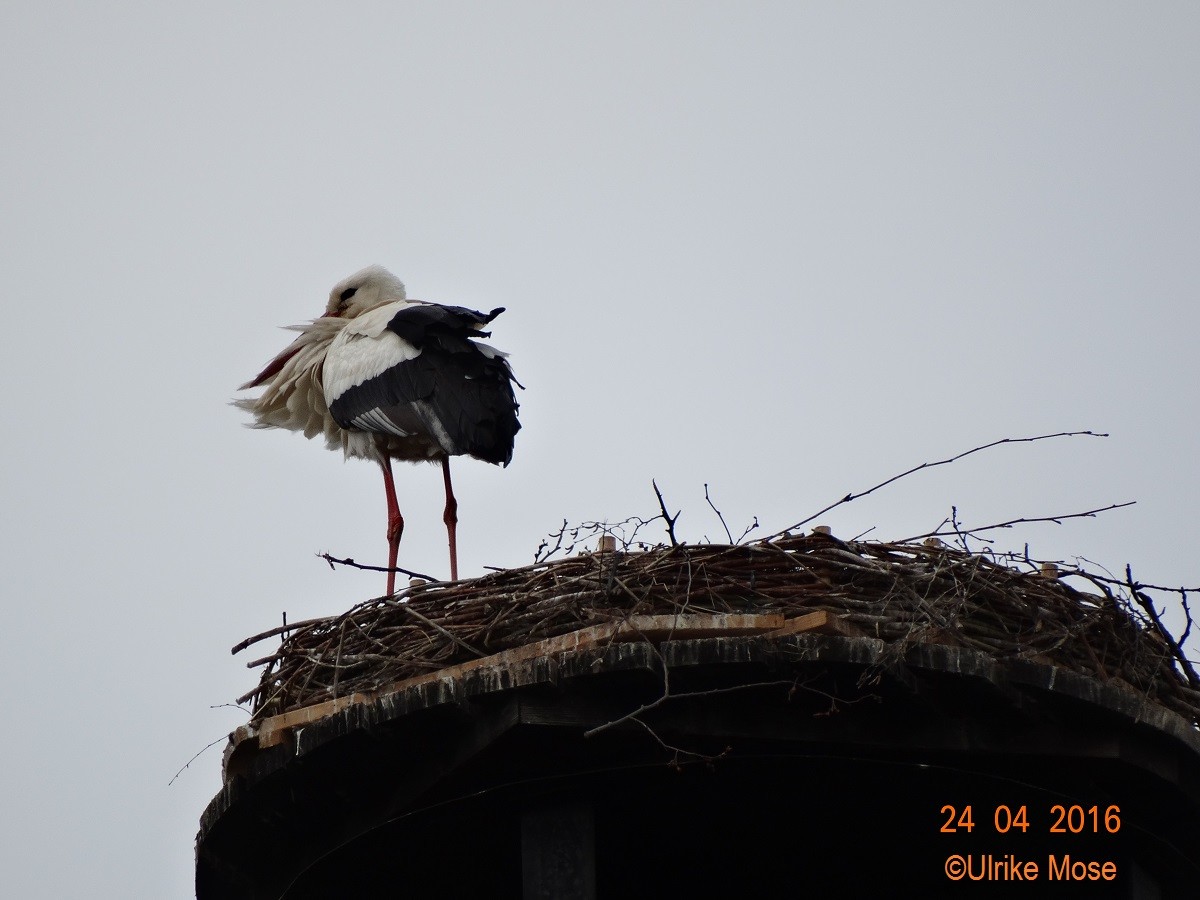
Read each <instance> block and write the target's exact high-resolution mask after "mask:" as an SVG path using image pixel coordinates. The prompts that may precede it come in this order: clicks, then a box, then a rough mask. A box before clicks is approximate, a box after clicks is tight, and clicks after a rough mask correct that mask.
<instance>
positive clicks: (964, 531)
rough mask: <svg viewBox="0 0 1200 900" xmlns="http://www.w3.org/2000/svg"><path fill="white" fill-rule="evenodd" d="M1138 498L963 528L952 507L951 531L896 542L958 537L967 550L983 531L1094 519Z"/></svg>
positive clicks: (926, 534)
mask: <svg viewBox="0 0 1200 900" xmlns="http://www.w3.org/2000/svg"><path fill="white" fill-rule="evenodd" d="M1136 502H1137V501H1136V500H1128V501H1126V502H1125V503H1110V504H1109V505H1108V506H1101V507H1098V508H1097V509H1089V510H1087V511H1085V512H1077V513H1067V514H1066V515H1059V516H1036V517H1031V518H1020V519H1009V520H1008V521H1007V522H997V523H995V524H994V525H980V526H978V527H976V528H963V527H962V526H960V525H959V524H958V509H957V507H951V510H952V512H951V517H950V519H949V520H943V521H942V524H943V525H944V524H945V523H946V521H949V522H950V523H951V528H952V530H951V531H941V530H940V528H941V526H940V525H939V526H938V529H935V530H934V531H927V532H925V533H924V534H915V535H913V536H912V537H906V538H903V539H901V540H899V541H897V542H896V543H899V544H907V543H909V542H910V541H921V540H925V539H926V538H935V537H937V538H940V537H957V538H958V539H959V540H960V542H961V543H962V547H963V549H964V550H967V549H968V548H967V546H966V538H968V537H975V536H976V535H977V534H978V533H979V532H981V531H995V530H996V529H997V528H1012V527H1013V526H1014V525H1028V524H1030V523H1033V522H1053V523H1055V524H1056V525H1061V524H1062V523H1063V522H1064V521H1065V520H1066V519H1094V518H1095V517H1096V514H1097V513H1102V512H1108V511H1109V510H1110V509H1123V508H1125V507H1126V506H1133V505H1134V503H1136Z"/></svg>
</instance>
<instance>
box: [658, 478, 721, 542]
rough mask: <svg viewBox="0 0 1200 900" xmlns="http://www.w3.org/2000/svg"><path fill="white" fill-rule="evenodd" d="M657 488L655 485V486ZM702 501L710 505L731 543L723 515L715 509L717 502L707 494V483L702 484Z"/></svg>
mask: <svg viewBox="0 0 1200 900" xmlns="http://www.w3.org/2000/svg"><path fill="white" fill-rule="evenodd" d="M656 489H657V487H656ZM704 502H705V503H707V504H708V505H709V506H710V507H712V511H713V512H715V513H716V514H717V518H718V519H720V520H721V527H722V528H724V529H725V537H727V538H729V543H731V544H732V543H733V535H732V534H731V533H730V531H729V526H728V525H726V524H725V517H724V516H723V515H721V511H720V510H719V509H717V504H715V503H713V502H712V498H711V497H710V496H708V483H707V482H705V484H704Z"/></svg>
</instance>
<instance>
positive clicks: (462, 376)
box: [330, 304, 521, 465]
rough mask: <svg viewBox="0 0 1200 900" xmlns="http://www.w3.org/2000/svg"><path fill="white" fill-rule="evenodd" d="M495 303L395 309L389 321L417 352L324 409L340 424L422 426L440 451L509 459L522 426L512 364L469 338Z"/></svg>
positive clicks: (405, 431) (412, 429) (413, 430)
mask: <svg viewBox="0 0 1200 900" xmlns="http://www.w3.org/2000/svg"><path fill="white" fill-rule="evenodd" d="M502 311H503V309H496V310H493V311H492V312H491V313H490V314H485V313H480V312H476V311H474V310H470V309H464V308H462V307H455V306H435V305H432V304H430V305H421V306H412V307H408V308H406V309H403V310H401V311H400V312H398V313H397V314H396V315H395V317H393V319H392V320H391V322H389V323H388V329H389V330H390V331H392V332H394V333H395V334H396V335H398V336H399V337H400V338H401V339H403V340H405V341H407V342H408V343H410V344H412V345H413V346H414V347H416V348H418V349H419V350H420V351H421V353H420V355H418V356H417V357H415V358H413V359H408V360H405V361H404V362H400V363H397V364H396V365H394V366H392V367H391V368H389V369H387V370H385V371H384V372H381V373H380V374H379V375H377V376H376V377H374V378H371V379H368V380H367V381H365V382H363V383H362V384H360V385H357V386H355V387H353V388H351V389H350V390H348V391H346V392H345V393H344V394H342V395H341V396H340V397H338V398H337V400H335V401H334V403H333V404H332V405H331V406H330V413H331V414H332V415H333V417H334V419H335V420H336V421H337V422H338V423H339V424H340V425H342V426H343V427H351V426H353V427H358V428H364V429H365V430H369V431H387V432H389V433H394V434H399V435H401V436H404V435H412V434H425V435H428V436H429V437H431V438H432V439H433V440H434V441H435V442H436V443H438V444H439V445H440V446H441V448H442V450H443V451H444V452H445V453H446V454H447V455H451V456H456V455H460V454H466V455H469V456H473V457H475V458H477V459H481V460H485V461H487V462H491V463H496V464H499V465H508V463H509V461H510V460H511V459H512V452H513V440H514V438H515V436H516V433H517V431H518V430H519V429H520V427H521V425H520V423H519V422H518V421H517V410H518V405H517V402H516V398H515V397H514V395H513V388H512V385H513V375H512V370H511V369H510V368H509V366H508V363H507V362H506V361H505V360H504V358H503V357H501V356H496V355H492V354H489V353H487V352H485V351H484V350H482V349H480V348H479V347H478V346H476V345H475V344H474V343H473V342H472V341H471V338H473V337H480V336H482V335H481V333H480V332H479V331H478V330H477V326H478V325H481V324H486V323H487V322H490V321H491V320H492V319H493V318H494V317H495V316H497V315H499V314H500V313H501V312H502Z"/></svg>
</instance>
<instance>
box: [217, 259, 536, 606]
mask: <svg viewBox="0 0 1200 900" xmlns="http://www.w3.org/2000/svg"><path fill="white" fill-rule="evenodd" d="M503 311H504V309H503V307H501V308H499V309H493V310H492V311H491V312H490V313H481V312H476V311H474V310H470V309H463V308H462V307H458V306H441V305H440V304H437V303H427V302H425V301H421V300H409V299H407V298H406V296H405V292H404V284H403V282H401V281H400V279H399V278H397V277H396V276H395V275H393V274H392V273H391V272H389V271H387V269H384V268H383V267H382V266H370V267H368V268H366V269H363V270H362V271H361V272H357V273H355V274H354V275H351V276H350V277H349V278H347V279H345V280H344V281H341V282H339V283H338V284H336V285H335V286H334V288H333V290H332V291H331V292H330V294H329V304H328V306H326V308H325V314H324V315H323V316H321V318H319V319H314V320H313V321H312V322H311V323H310V324H308V325H298V326H294V327H293V328H292V330H294V331H298V332H300V336H299V337H297V338H296V339H295V340H294V341H293V342H292V343H291V345H290V346H288V347H287V348H286V349H285V350H284V351H283V352H282V353H280V354H279V355H278V356H276V357H275V358H274V359H273V360H271V361H270V362H269V363H268V364H267V366H266V368H264V369H263V370H262V371H261V372H260V373H259V374H258V375H257V376H255V377H254V378H253V379H252V380H250V381H248V382H247V383H246V384H244V385H242V386H241V388H239V390H245V389H247V388H255V387H264V388H265V390H264V391H263V393H262V395H261V396H259V397H258V398H255V399H241V400H235V401H234V403H235V405H236V406H239V407H240V408H242V409H244V410H246V411H247V412H250V413H251V414H252V415H253V416H254V421H253V422H252V423H250V424H251V426H252V427H254V428H287V429H290V430H292V431H302V432H304V436H305V437H307V438H312V437H315V436H316V435H318V434H323V435H324V436H325V443H326V445H327V446H328V447H329V449H330V450H341V451H342V452H343V453H344V454H345V457H346V458H347V459H350V458H351V457H357V458H359V459H372V460H375V461H376V462H377V463H379V465H380V466H381V467H382V469H383V481H384V488H385V490H386V491H387V507H388V527H387V538H388V570H389V571H388V582H387V589H388V593H389V594H391V593H394V591H395V585H396V573H395V571H394V569H395V568H396V555H397V552H398V549H399V546H400V536H401V534H402V533H403V531H404V518H403V517H402V516H401V515H400V506H399V504H398V503H397V501H396V485H395V482H394V481H393V480H392V464H391V461H392V460H393V459H402V460H409V461H412V462H420V461H429V462H435V461H436V462H440V463H441V466H442V477H443V480H444V481H445V485H446V511H445V514H444V516H443V521H445V523H446V533H447V536H448V539H449V542H450V578H451V579H452V580H457V579H458V549H457V541H456V534H455V532H456V527H457V524H458V502H457V501H456V500H455V499H454V490H453V488H452V487H451V485H450V457H451V456H460V455H464V454H465V455H467V456H473V457H475V458H476V459H481V460H484V461H486V462H490V463H496V464H497V465H505V466H507V465H508V463H509V461H510V460H511V459H512V452H513V438H514V437H515V435H516V433H517V430H518V429H519V428H520V427H521V426H520V423H518V422H517V402H516V399H515V397H514V396H513V388H512V386H513V384H514V383H515V382H516V379H515V378H513V374H512V370H511V369H510V368H509V365H508V362H507V360H506V358H505V354H504V353H502V352H500V351H499V350H496V349H495V348H493V347H489V346H488V345H487V344H483V343H479V342H477V341H476V340H475V338H481V337H488V336H489V333H488V332H486V331H484V330H483V327H484V326H485V325H487V324H488V323H489V322H491V321H492V319H494V318H495V317H496V316H498V315H499V314H500V313H502V312H503Z"/></svg>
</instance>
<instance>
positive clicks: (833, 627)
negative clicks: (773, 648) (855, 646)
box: [766, 609, 863, 638]
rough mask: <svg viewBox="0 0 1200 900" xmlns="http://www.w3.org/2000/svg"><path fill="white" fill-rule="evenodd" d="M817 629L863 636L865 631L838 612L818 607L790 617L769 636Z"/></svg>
mask: <svg viewBox="0 0 1200 900" xmlns="http://www.w3.org/2000/svg"><path fill="white" fill-rule="evenodd" d="M809 631H815V632H817V633H818V634H836V635H839V636H841V637H862V636H863V632H862V631H861V630H860V629H858V628H856V627H854V626H853V625H851V624H850V623H849V622H847V621H846V620H845V619H843V618H842V617H841V616H839V615H838V614H837V613H831V612H830V611H829V610H827V609H818V610H814V611H813V612H810V613H805V614H804V615H802V616H796V617H795V618H794V619H788V620H787V622H786V623H784V626H783V627H782V628H780V629H778V630H776V631H772V632H770V633H769V634H768V635H766V636H767V637H772V638H775V637H787V636H788V635H789V634H804V633H805V632H809Z"/></svg>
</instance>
